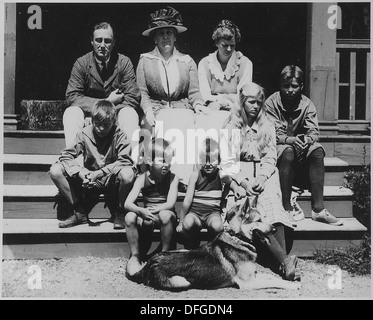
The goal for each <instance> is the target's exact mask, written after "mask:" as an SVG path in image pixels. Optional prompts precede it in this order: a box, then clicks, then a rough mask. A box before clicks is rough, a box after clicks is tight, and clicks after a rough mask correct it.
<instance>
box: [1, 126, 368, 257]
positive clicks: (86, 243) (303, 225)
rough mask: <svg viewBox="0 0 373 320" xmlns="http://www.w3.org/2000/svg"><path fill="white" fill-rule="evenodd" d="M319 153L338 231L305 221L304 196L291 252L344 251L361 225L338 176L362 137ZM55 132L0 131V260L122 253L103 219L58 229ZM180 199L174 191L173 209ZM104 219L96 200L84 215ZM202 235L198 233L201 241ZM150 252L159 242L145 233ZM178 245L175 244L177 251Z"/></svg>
mask: <svg viewBox="0 0 373 320" xmlns="http://www.w3.org/2000/svg"><path fill="white" fill-rule="evenodd" d="M320 141H321V143H322V144H323V145H324V147H325V149H326V154H327V156H326V158H325V188H324V200H325V206H326V208H328V209H329V211H330V212H331V213H333V214H334V215H335V216H336V217H338V218H342V219H343V220H344V225H343V226H342V227H332V226H329V225H325V224H322V223H318V222H314V221H312V220H311V219H310V217H311V204H310V193H309V192H307V191H305V192H304V193H303V194H302V195H300V196H299V197H298V203H299V205H300V206H301V208H302V209H303V210H304V212H305V216H306V219H305V220H304V221H301V222H299V223H298V226H297V228H296V230H295V232H294V239H295V241H294V246H293V249H292V252H291V253H292V254H297V255H299V256H311V255H312V253H313V252H314V251H315V250H316V249H317V248H331V247H338V248H339V247H345V246H348V245H351V244H359V243H360V239H361V237H362V235H363V234H364V232H366V228H365V227H364V226H363V225H361V224H360V223H359V222H358V221H357V220H356V219H355V218H354V217H353V215H352V200H353V194H352V192H351V190H349V189H346V188H343V187H341V186H342V185H343V183H344V174H345V173H346V172H347V171H348V170H349V169H350V168H353V167H355V166H360V165H362V164H363V160H362V159H363V156H364V155H365V157H366V161H367V162H366V163H369V162H370V136H353V137H351V136H335V135H334V136H323V137H321V139H320ZM64 146H65V142H64V135H63V132H62V131H26V130H23V131H22V130H17V131H6V132H4V154H3V169H4V170H3V259H26V258H32V259H43V258H58V257H78V256H82V255H92V256H99V257H118V256H128V255H129V251H128V244H127V239H126V234H125V231H124V230H113V228H112V224H111V223H110V222H107V221H106V222H103V223H102V224H100V226H99V227H88V226H87V225H83V226H76V227H73V228H68V229H60V228H58V220H57V213H56V209H54V208H53V206H54V203H55V195H56V194H57V188H56V187H55V186H54V184H53V182H52V180H51V179H50V177H49V175H48V171H49V168H50V166H51V164H53V163H54V162H55V161H56V160H57V159H58V155H59V153H60V151H61V150H62V149H63V148H64ZM183 197H184V194H179V197H178V202H177V206H176V209H177V210H178V209H179V208H180V206H181V203H182V200H183ZM109 217H110V213H109V210H108V209H106V208H104V202H103V198H102V197H101V199H100V203H98V204H97V205H96V207H95V208H94V209H93V211H92V212H91V214H90V218H91V219H93V220H95V221H99V220H97V219H101V221H105V220H107V219H108V218H109ZM206 235H207V233H206V231H205V230H203V232H202V239H203V241H205V240H206ZM153 240H154V243H153V248H155V247H157V246H158V244H159V241H160V234H159V231H155V232H154V234H153ZM181 247H182V245H181V244H180V242H178V248H181Z"/></svg>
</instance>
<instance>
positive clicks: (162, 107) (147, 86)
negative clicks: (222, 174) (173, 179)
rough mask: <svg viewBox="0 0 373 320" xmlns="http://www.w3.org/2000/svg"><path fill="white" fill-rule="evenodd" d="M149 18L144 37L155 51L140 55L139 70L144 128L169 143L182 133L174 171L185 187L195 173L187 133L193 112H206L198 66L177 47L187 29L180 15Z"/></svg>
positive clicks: (176, 144) (157, 14)
mask: <svg viewBox="0 0 373 320" xmlns="http://www.w3.org/2000/svg"><path fill="white" fill-rule="evenodd" d="M150 16H151V19H150V21H149V28H148V29H147V30H145V31H144V32H143V33H142V34H143V35H144V36H150V37H151V38H152V39H153V41H154V42H155V48H154V49H153V50H152V51H150V52H148V53H144V54H141V55H140V60H139V64H138V66H137V71H136V74H137V84H138V86H139V88H140V91H141V107H142V109H143V111H144V113H145V119H144V122H143V124H142V127H143V128H145V129H147V130H149V131H150V132H153V130H154V129H155V135H156V136H157V137H159V138H164V139H166V140H168V141H171V140H172V138H173V137H175V131H177V132H178V133H180V132H181V133H182V134H179V136H177V137H176V141H174V143H173V145H172V147H173V148H174V150H175V152H176V155H178V153H179V152H180V154H181V157H177V159H178V160H177V161H178V163H177V164H179V165H176V164H175V166H174V169H173V170H175V171H177V174H178V175H179V177H180V178H181V179H182V180H183V182H184V183H185V184H186V183H187V181H188V179H189V175H190V174H191V172H192V170H193V164H190V165H187V164H186V162H187V161H186V152H185V146H186V141H184V138H185V137H186V136H187V135H186V130H187V129H192V128H194V112H201V111H202V110H204V109H206V108H205V107H204V106H203V101H202V98H201V95H200V93H199V86H198V73H197V65H196V63H195V62H194V60H193V59H192V58H191V57H190V56H189V55H187V54H183V53H181V52H179V51H178V50H177V48H176V47H175V42H176V38H177V35H178V34H179V33H182V32H184V31H186V30H187V28H186V27H185V26H184V25H183V22H182V18H181V15H180V13H179V12H178V11H176V10H175V9H174V8H171V7H167V8H165V9H160V10H158V11H156V12H154V13H152V14H151V15H150ZM156 121H157V123H156ZM170 129H176V130H172V131H171V130H170ZM162 134H163V136H161V135H162ZM180 163H181V165H180Z"/></svg>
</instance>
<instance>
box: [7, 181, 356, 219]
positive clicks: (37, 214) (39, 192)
mask: <svg viewBox="0 0 373 320" xmlns="http://www.w3.org/2000/svg"><path fill="white" fill-rule="evenodd" d="M57 192H58V190H57V188H56V187H55V186H54V185H4V186H3V217H4V218H5V219H24V218H46V219H55V218H56V211H55V210H54V209H53V205H54V202H55V195H56V194H57ZM310 196H311V194H310V193H309V192H308V191H305V192H304V193H303V194H302V195H301V196H299V197H298V200H297V201H298V203H299V205H300V206H301V207H302V209H303V210H304V213H305V216H306V217H311V208H310ZM183 197H184V195H183V194H179V197H178V202H179V203H181V201H182V200H183ZM352 199H353V194H352V192H351V190H350V189H347V188H344V187H333V186H326V187H325V188H324V202H325V206H326V208H329V209H330V211H331V212H332V213H333V214H334V215H335V216H336V217H338V218H347V217H351V212H352ZM90 216H91V217H92V218H108V217H110V215H109V211H108V209H105V208H104V207H103V197H101V202H100V203H99V204H98V205H97V206H96V207H95V208H94V209H93V211H92V213H91V215H90Z"/></svg>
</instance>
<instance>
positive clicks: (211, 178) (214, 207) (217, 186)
mask: <svg viewBox="0 0 373 320" xmlns="http://www.w3.org/2000/svg"><path fill="white" fill-rule="evenodd" d="M219 164H220V151H219V144H218V142H216V141H215V140H213V139H210V138H207V139H206V140H205V141H204V142H203V144H202V150H201V152H200V154H199V166H200V169H199V168H196V170H194V171H193V173H192V175H191V177H190V179H189V184H188V188H187V191H186V195H185V198H184V201H183V205H182V209H181V212H180V220H179V224H178V226H177V227H176V231H177V232H181V233H182V235H183V237H184V241H185V242H184V245H185V248H186V249H194V248H197V247H198V246H199V242H200V239H199V237H198V235H199V232H200V230H201V229H202V228H203V227H205V228H207V230H208V232H209V234H210V239H212V238H213V237H215V236H216V235H217V234H218V233H220V232H222V231H223V229H224V227H223V220H222V217H221V213H222V205H221V204H222V199H223V189H225V187H230V188H231V189H232V190H233V191H234V193H235V194H236V193H237V192H238V191H239V190H236V188H237V189H238V188H239V186H238V185H237V184H236V183H231V182H232V179H231V177H230V176H224V175H223V174H222V171H221V169H220V168H219Z"/></svg>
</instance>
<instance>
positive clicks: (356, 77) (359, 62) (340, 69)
mask: <svg viewBox="0 0 373 320" xmlns="http://www.w3.org/2000/svg"><path fill="white" fill-rule="evenodd" d="M336 83H337V86H338V87H337V90H336V95H337V97H336V101H338V119H339V120H349V121H356V120H363V121H364V120H366V121H370V40H369V39H368V40H365V39H363V40H361V39H359V40H354V39H338V40H337V52H336Z"/></svg>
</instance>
